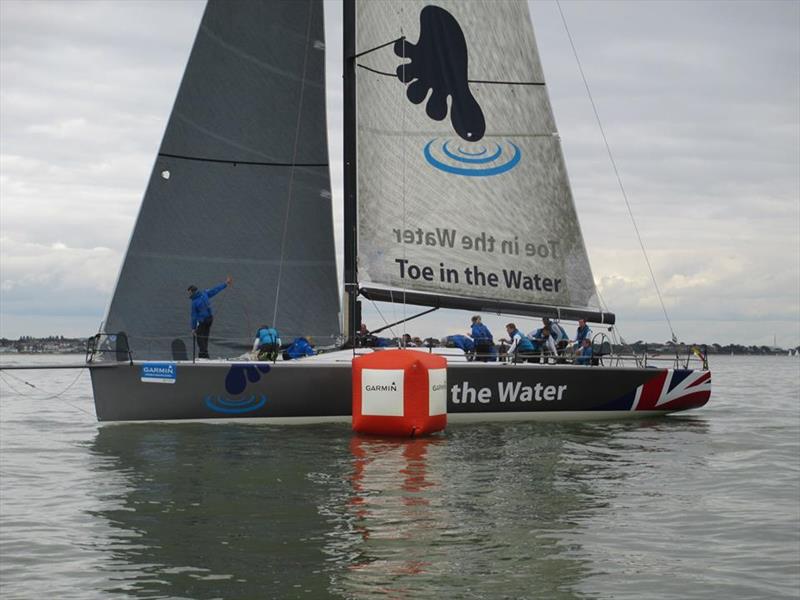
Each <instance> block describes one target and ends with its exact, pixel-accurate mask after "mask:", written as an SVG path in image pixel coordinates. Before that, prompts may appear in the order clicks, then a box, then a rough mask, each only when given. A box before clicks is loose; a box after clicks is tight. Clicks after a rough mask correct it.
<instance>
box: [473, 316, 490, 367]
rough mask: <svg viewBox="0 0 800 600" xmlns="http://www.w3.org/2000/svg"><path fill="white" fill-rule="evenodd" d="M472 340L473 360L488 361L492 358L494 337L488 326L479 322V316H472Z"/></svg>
mask: <svg viewBox="0 0 800 600" xmlns="http://www.w3.org/2000/svg"><path fill="white" fill-rule="evenodd" d="M471 329H472V340H473V341H474V342H475V360H480V361H482V362H489V360H493V359H494V339H493V338H492V332H491V331H489V328H488V327H486V325H484V324H483V323H481V316H480V315H475V316H474V317H472V327H471Z"/></svg>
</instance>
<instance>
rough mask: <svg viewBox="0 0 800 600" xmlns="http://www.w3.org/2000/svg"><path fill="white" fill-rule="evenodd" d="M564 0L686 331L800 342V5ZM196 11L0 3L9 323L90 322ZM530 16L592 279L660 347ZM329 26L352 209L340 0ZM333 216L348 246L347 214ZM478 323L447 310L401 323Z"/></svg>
mask: <svg viewBox="0 0 800 600" xmlns="http://www.w3.org/2000/svg"><path fill="white" fill-rule="evenodd" d="M561 6H562V9H563V11H564V13H565V15H566V19H567V24H568V25H569V27H570V31H571V33H572V35H573V38H574V41H575V44H576V47H577V50H578V53H579V56H580V59H581V62H582V65H583V68H584V71H585V73H586V76H587V78H588V80H589V85H590V87H591V90H592V93H593V95H594V98H595V101H596V103H597V108H598V111H599V113H600V116H601V118H602V121H603V125H604V128H605V131H606V134H607V137H608V140H609V143H610V145H611V148H612V151H613V152H614V157H615V160H616V163H617V166H618V168H619V171H620V174H621V177H622V180H623V183H624V184H625V188H626V191H627V193H628V196H629V199H630V201H631V205H632V207H633V211H634V214H635V216H636V219H637V223H638V226H639V230H640V232H641V234H642V237H643V240H644V243H645V246H646V248H647V250H648V253H649V257H650V261H651V263H652V266H653V270H654V271H655V275H656V278H657V280H658V283H659V286H660V288H661V291H662V294H663V296H664V299H665V302H666V305H667V311H668V313H669V316H670V318H671V320H672V325H673V328H674V330H675V332H676V333H677V335H678V337H679V338H680V339H681V340H684V341H687V342H693V341H705V342H719V343H730V342H739V343H746V344H766V345H771V344H772V341H773V336H776V338H777V343H778V345H779V346H784V347H788V346H794V345H797V344H799V343H800V2H797V1H792V0H786V1H777V2H769V1H758V2H717V1H714V2H652V1H647V2H632V1H629V2H602V1H597V0H591V1H589V2H584V1H571V0H562V3H561ZM203 7H204V3H203V2H195V1H188V0H168V1H166V0H159V1H156V2H144V1H139V0H127V1H116V2H101V1H93V2H80V1H72V2H61V1H57V2H37V1H31V0H24V1H17V0H0V294H1V296H0V336H5V337H11V338H16V337H18V336H20V335H47V334H60V335H67V336H72V335H75V336H78V335H80V336H85V335H89V334H91V333H93V332H94V331H96V330H97V327H98V325H99V324H100V321H101V320H102V318H103V315H104V313H105V309H106V305H107V303H108V301H109V300H110V297H111V293H112V291H113V286H114V283H115V281H116V277H117V273H118V271H119V267H120V264H121V261H122V258H123V255H124V252H125V248H126V246H127V243H128V240H129V238H130V235H131V231H132V228H133V224H134V220H135V217H136V213H137V211H138V208H139V204H140V202H141V198H142V196H143V193H144V189H145V185H146V183H147V181H148V178H149V173H150V170H151V168H152V166H153V162H154V159H155V154H156V152H157V150H158V147H159V144H160V141H161V136H162V135H163V132H164V128H165V127H166V122H167V118H168V116H169V112H170V109H171V106H172V103H173V101H174V99H175V95H176V93H177V90H178V85H179V83H180V78H181V75H182V73H183V69H184V67H185V64H186V61H187V59H188V55H189V51H190V48H191V45H192V41H193V39H194V35H195V33H196V30H197V27H198V24H199V21H200V18H201V16H202V11H203ZM531 15H532V18H533V23H534V28H535V31H536V35H537V39H538V43H539V49H540V53H541V57H542V62H543V65H544V70H545V75H546V78H547V83H548V89H549V92H550V96H551V101H552V104H553V107H554V111H555V116H556V121H557V124H558V127H559V131H560V134H561V138H562V141H563V145H564V153H565V156H566V161H567V167H568V170H569V173H570V177H571V180H572V186H573V192H574V195H575V202H576V205H577V209H578V213H579V216H580V219H581V225H582V228H583V231H584V235H585V237H586V245H587V248H588V250H589V255H590V258H591V262H592V268H593V271H594V275H595V279H596V282H597V285H598V288H599V289H600V292H601V294H602V296H603V298H604V300H605V301H606V303H607V304H608V305H609V307H610V309H611V310H613V311H614V312H615V313H616V314H617V319H618V323H619V329H620V331H621V333H622V334H623V335H624V336H625V338H626V339H628V340H630V341H633V340H636V339H644V340H649V341H664V340H666V339H668V338H669V328H668V327H667V325H666V324H665V322H664V318H663V313H662V311H661V308H660V305H659V304H658V300H657V298H656V295H655V291H654V288H653V284H652V282H651V280H650V276H649V273H648V270H647V266H646V264H645V262H644V259H643V258H642V253H641V250H640V248H639V245H638V242H637V240H636V237H635V233H634V229H633V226H632V225H631V222H630V218H629V217H628V215H627V210H626V208H625V203H624V200H623V198H622V195H621V193H620V190H619V188H618V185H617V183H616V179H615V177H614V173H613V170H612V168H611V165H610V162H609V159H608V156H607V155H606V152H605V148H604V146H603V142H602V138H601V136H600V132H599V129H598V127H597V125H596V123H595V121H594V116H593V113H592V108H591V105H590V103H589V100H588V98H587V95H586V92H585V89H584V87H583V83H582V81H581V79H580V74H579V72H578V68H577V65H576V62H575V58H574V56H573V55H572V51H571V49H570V46H569V41H568V39H567V36H566V33H565V31H564V27H563V24H562V23H561V18H560V16H559V13H558V7H557V5H556V4H555V2H552V1H550V0H544V1H542V2H531ZM326 19H327V23H326V29H327V46H328V66H329V68H328V87H329V125H330V144H331V175H332V177H333V188H334V190H333V191H334V201H335V203H337V204H338V203H340V200H341V172H342V169H341V150H340V149H341V62H340V56H341V39H340V37H341V4H340V3H338V2H330V3H327V4H326ZM336 224H337V235H339V238H338V239H339V240H340V239H341V236H340V231H339V230H340V229H341V214H340V211H339V210H338V209H337V212H336ZM339 245H340V244H339ZM339 258H340V260H341V255H340V257H339ZM208 283H209V285H210V284H211V283H214V282H208ZM187 310H188V308H187ZM381 310H382V311H383V313H384V314H385V316H386V317H387V318H388V319H390V320H392V319H394V318H396V317H397V318H399V316H400V315H401V314H402V309H401V308H398V307H396V306H395V307H392V306H386V305H383V306H382V308H381ZM415 310H416V309H415V308H414V307H409V308H408V309H407V312H408V313H411V312H414V311H415ZM365 314H366V319H367V320H368V322H369V324H370V326H371V327H377V326H378V325H379V324H380V323H381V319H380V317H379V316H378V315H377V314H376V312H375V311H374V309H372V308H370V307H368V306H366V307H365ZM484 320H485V321H486V322H488V323H489V325H490V327H491V328H492V329H493V330H494V331H495V333H496V334H498V333H501V330H502V327H501V325H502V323H504V322H505V321H506V319H505V318H503V317H500V316H495V315H487V316H485V318H484ZM516 320H517V321H518V322H521V324H522V325H523V328H524V329H527V328H529V327H531V328H532V327H533V325H534V321H533V320H524V319H516ZM467 322H468V315H465V314H464V313H455V312H448V313H435V314H434V315H433V316H430V317H425V318H424V319H420V320H419V321H415V322H414V323H413V324H409V325H408V331H409V332H410V333H412V335H423V336H426V335H437V336H439V335H444V334H447V333H455V332H458V331H462V330H463V329H464V328H465V327H466V323H467Z"/></svg>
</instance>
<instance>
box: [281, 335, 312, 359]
mask: <svg viewBox="0 0 800 600" xmlns="http://www.w3.org/2000/svg"><path fill="white" fill-rule="evenodd" d="M303 356H314V348H312V347H311V344H309V343H308V340H307V339H306V338H304V337H299V338H295V339H294V341H293V342H292V343H291V344H290V345H289V347H288V348H286V351H285V352H284V353H283V358H284V360H286V359H289V360H293V359H295V358H302V357H303Z"/></svg>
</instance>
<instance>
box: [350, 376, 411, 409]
mask: <svg viewBox="0 0 800 600" xmlns="http://www.w3.org/2000/svg"><path fill="white" fill-rule="evenodd" d="M403 374H404V371H403V369H364V370H363V371H361V414H362V415H375V416H382V417H384V416H385V417H402V416H403Z"/></svg>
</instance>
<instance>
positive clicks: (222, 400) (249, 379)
mask: <svg viewBox="0 0 800 600" xmlns="http://www.w3.org/2000/svg"><path fill="white" fill-rule="evenodd" d="M269 370H270V368H269V365H249V364H242V365H236V364H235V365H232V366H231V368H230V369H229V370H228V374H227V375H226V376H225V391H226V392H228V394H230V395H231V396H238V395H239V394H241V393H242V392H244V391H245V389H246V388H247V385H248V383H257V382H258V381H260V380H261V375H262V373H263V374H266V373H269ZM203 401H204V402H205V405H206V406H207V407H208V408H210V409H211V410H213V411H214V412H218V413H222V414H226V415H237V414H244V413H249V412H253V411H256V410H258V409H260V408H262V407H263V406H264V405H265V404H266V403H267V396H266V395H264V394H251V395H249V396H244V397H242V398H228V397H225V396H217V395H213V394H208V395H206V396H205V398H203Z"/></svg>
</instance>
